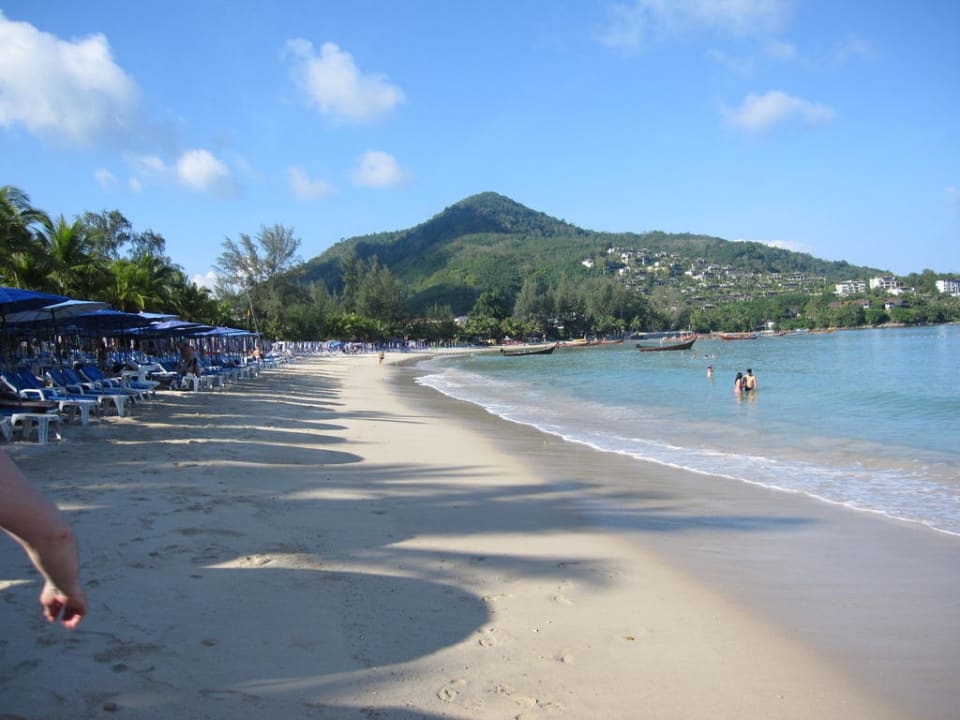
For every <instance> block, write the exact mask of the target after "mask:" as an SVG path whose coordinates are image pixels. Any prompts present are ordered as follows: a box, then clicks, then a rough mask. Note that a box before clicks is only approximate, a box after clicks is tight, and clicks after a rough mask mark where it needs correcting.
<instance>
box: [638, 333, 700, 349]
mask: <svg viewBox="0 0 960 720" xmlns="http://www.w3.org/2000/svg"><path fill="white" fill-rule="evenodd" d="M696 341H697V336H696V335H694V336H693V337H692V338H690V339H689V340H684V341H683V342H678V343H672V344H671V345H640V344H637V350H639V351H640V352H669V351H671V350H689V349H690V348H692V347H693V344H694V343H695V342H696Z"/></svg>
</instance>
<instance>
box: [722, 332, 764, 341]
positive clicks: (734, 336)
mask: <svg viewBox="0 0 960 720" xmlns="http://www.w3.org/2000/svg"><path fill="white" fill-rule="evenodd" d="M717 337H719V338H720V339H721V340H758V339H759V338H760V335H759V333H718V334H717Z"/></svg>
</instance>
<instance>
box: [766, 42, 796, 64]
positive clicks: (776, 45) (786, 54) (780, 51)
mask: <svg viewBox="0 0 960 720" xmlns="http://www.w3.org/2000/svg"><path fill="white" fill-rule="evenodd" d="M767 54H768V55H769V56H770V57H774V58H777V59H778V60H792V59H793V58H795V57H796V56H797V47H796V46H795V45H793V44H792V43H788V42H784V41H782V40H771V41H770V42H768V43H767Z"/></svg>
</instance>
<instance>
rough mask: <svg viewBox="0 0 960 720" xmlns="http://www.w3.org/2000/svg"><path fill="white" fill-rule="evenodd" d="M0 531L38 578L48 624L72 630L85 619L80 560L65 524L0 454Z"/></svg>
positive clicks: (70, 531)
mask: <svg viewBox="0 0 960 720" xmlns="http://www.w3.org/2000/svg"><path fill="white" fill-rule="evenodd" d="M0 528H2V529H3V530H4V531H5V532H6V533H7V534H8V535H10V537H12V538H13V539H14V540H16V541H17V542H18V543H20V545H21V546H22V547H23V549H24V551H25V552H26V553H27V557H29V558H30V561H31V562H32V563H33V564H34V566H35V567H36V568H37V570H38V571H39V572H40V574H41V575H43V578H44V584H43V590H41V591H40V604H41V605H42V606H43V614H44V616H45V617H46V618H47V620H49V621H50V622H56V621H57V620H60V622H61V623H62V624H63V626H64V627H67V628H70V629H73V628H75V627H77V625H79V624H80V621H81V620H83V618H84V616H85V615H86V614H87V599H86V597H85V596H84V593H83V589H82V588H81V587H80V561H79V559H78V554H77V544H76V540H75V539H74V536H73V531H72V530H71V529H70V525H69V524H68V523H67V521H66V519H65V518H64V517H63V514H62V513H61V512H60V510H58V509H57V506H56V505H54V504H53V503H52V502H50V500H48V499H47V498H46V497H44V496H43V495H42V494H41V493H40V491H39V490H37V489H36V488H35V487H34V486H33V485H31V484H30V482H29V481H28V480H27V479H26V477H24V475H23V473H22V472H20V468H18V467H17V466H16V465H15V464H14V462H13V460H11V459H10V457H9V456H8V455H7V454H6V453H5V452H4V451H2V450H0Z"/></svg>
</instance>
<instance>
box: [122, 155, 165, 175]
mask: <svg viewBox="0 0 960 720" xmlns="http://www.w3.org/2000/svg"><path fill="white" fill-rule="evenodd" d="M127 162H128V163H129V164H130V166H131V167H132V168H133V169H134V170H135V171H136V172H139V173H142V174H144V175H160V174H163V173H165V172H166V171H167V164H166V163H165V162H164V161H163V160H161V159H160V158H158V157H157V156H156V155H128V156H127Z"/></svg>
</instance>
